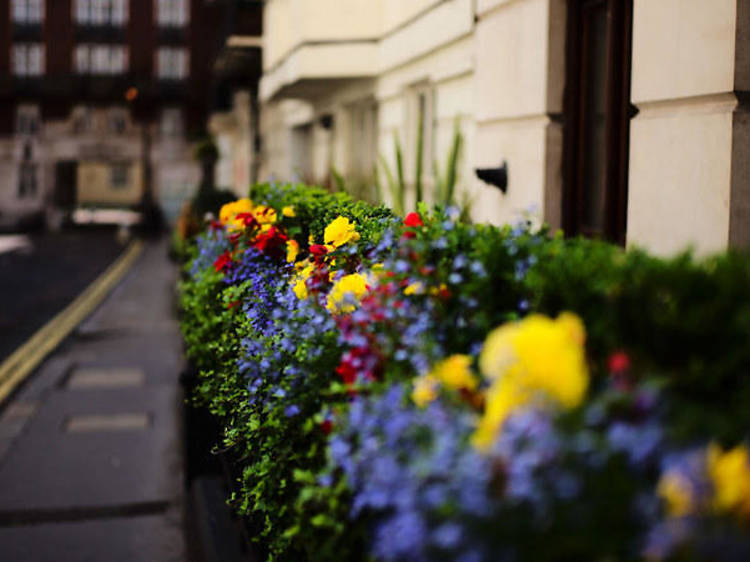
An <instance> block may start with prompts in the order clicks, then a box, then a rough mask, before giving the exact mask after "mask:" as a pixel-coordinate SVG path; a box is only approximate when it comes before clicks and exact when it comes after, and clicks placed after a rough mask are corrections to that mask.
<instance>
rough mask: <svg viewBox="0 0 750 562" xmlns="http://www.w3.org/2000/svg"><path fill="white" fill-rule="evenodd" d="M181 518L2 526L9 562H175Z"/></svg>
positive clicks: (1, 543) (0, 537) (1, 544)
mask: <svg viewBox="0 0 750 562" xmlns="http://www.w3.org/2000/svg"><path fill="white" fill-rule="evenodd" d="M181 534H182V531H181V528H180V524H179V518H178V517H175V516H170V515H147V516H141V517H128V518H113V519H102V520H95V521H81V522H67V523H54V524H41V525H24V526H18V527H6V528H0V553H1V554H0V556H1V557H2V560H4V561H5V560H7V561H8V562H11V561H12V562H140V561H143V562H178V561H183V560H185V552H184V547H183V541H182V536H181Z"/></svg>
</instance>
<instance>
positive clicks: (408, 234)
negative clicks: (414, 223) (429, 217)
mask: <svg viewBox="0 0 750 562" xmlns="http://www.w3.org/2000/svg"><path fill="white" fill-rule="evenodd" d="M414 237H416V233H415V232H413V231H411V230H407V231H406V232H404V233H403V234H402V235H401V238H406V239H407V240H409V239H411V238H414Z"/></svg>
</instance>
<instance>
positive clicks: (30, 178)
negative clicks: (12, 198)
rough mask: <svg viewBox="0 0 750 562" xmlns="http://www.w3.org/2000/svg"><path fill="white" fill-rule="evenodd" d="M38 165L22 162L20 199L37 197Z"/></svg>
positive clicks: (19, 175) (19, 187)
mask: <svg viewBox="0 0 750 562" xmlns="http://www.w3.org/2000/svg"><path fill="white" fill-rule="evenodd" d="M36 168H37V166H36V164H34V163H32V162H22V163H21V166H20V168H19V170H18V197H19V198H21V199H23V198H26V197H35V196H36V192H37V182H36V179H37V178H36Z"/></svg>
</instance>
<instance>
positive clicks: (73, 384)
mask: <svg viewBox="0 0 750 562" xmlns="http://www.w3.org/2000/svg"><path fill="white" fill-rule="evenodd" d="M175 274H176V272H175V268H174V266H173V265H172V264H170V263H169V261H168V260H167V253H166V242H158V243H152V244H149V245H147V247H146V249H145V251H144V252H143V254H142V255H141V256H140V258H139V259H138V261H137V262H136V263H135V265H134V266H133V268H132V269H131V270H130V272H129V273H128V274H127V275H126V276H125V278H124V279H123V281H122V282H121V283H120V284H119V285H118V286H117V287H116V289H115V290H114V291H113V292H112V294H110V295H109V297H108V298H107V299H106V300H105V301H104V303H103V304H102V305H101V306H100V307H99V308H98V309H97V310H96V312H95V313H94V314H93V315H92V316H91V317H89V318H88V319H87V320H86V321H85V322H84V323H83V324H82V325H81V326H79V327H78V329H77V330H76V331H75V332H74V333H73V335H72V336H71V337H69V338H68V339H67V340H66V341H65V343H63V345H62V346H61V347H60V348H58V349H57V350H56V351H55V352H53V354H52V355H50V357H48V358H47V360H46V361H45V362H44V363H43V364H42V366H41V367H40V368H39V369H38V370H37V372H36V373H34V374H33V375H31V377H30V378H29V380H28V381H27V382H26V384H25V386H24V387H23V388H22V389H21V390H20V391H19V392H18V393H17V394H16V396H15V398H14V399H13V400H12V401H11V402H10V403H9V404H8V405H7V406H6V407H5V408H4V410H3V411H2V412H0V559H1V560H9V561H10V560H12V561H14V562H23V561H33V562H46V561H50V562H51V561H55V562H79V561H80V562H83V561H90V562H97V561H100V560H101V561H107V562H120V561H122V562H134V561H141V560H143V561H153V562H162V561H181V560H184V559H185V558H186V553H185V542H184V533H183V474H182V471H183V462H182V457H183V452H182V440H181V431H182V428H181V408H182V405H181V401H182V396H181V392H180V388H179V384H178V377H179V374H180V372H181V371H182V369H183V367H184V365H183V359H182V354H181V339H180V334H179V329H178V326H177V322H176V320H175V317H174V311H175V307H174V296H173V295H174V283H175Z"/></svg>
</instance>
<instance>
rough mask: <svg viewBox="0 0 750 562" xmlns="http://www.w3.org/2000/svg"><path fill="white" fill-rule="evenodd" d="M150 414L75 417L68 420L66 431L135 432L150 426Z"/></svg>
mask: <svg viewBox="0 0 750 562" xmlns="http://www.w3.org/2000/svg"><path fill="white" fill-rule="evenodd" d="M149 420H150V418H149V415H148V414H140V413H138V414H100V415H93V416H73V417H71V418H68V421H67V422H66V424H65V431H67V432H69V433H76V432H83V431H133V430H143V429H146V428H147V427H148V426H149Z"/></svg>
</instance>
